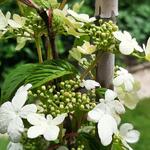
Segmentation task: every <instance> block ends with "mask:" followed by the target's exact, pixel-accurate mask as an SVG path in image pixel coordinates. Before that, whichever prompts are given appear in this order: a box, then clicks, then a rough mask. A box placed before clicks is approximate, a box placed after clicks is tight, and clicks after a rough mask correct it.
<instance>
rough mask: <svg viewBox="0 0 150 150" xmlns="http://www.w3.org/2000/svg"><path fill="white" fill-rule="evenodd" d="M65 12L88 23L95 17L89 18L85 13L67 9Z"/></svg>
mask: <svg viewBox="0 0 150 150" xmlns="http://www.w3.org/2000/svg"><path fill="white" fill-rule="evenodd" d="M67 12H68V14H70V15H71V16H73V17H74V18H75V19H76V20H78V21H81V22H85V23H90V22H94V21H95V20H96V18H95V17H92V18H90V17H89V16H88V15H87V14H77V13H76V12H74V11H73V10H68V11H67Z"/></svg>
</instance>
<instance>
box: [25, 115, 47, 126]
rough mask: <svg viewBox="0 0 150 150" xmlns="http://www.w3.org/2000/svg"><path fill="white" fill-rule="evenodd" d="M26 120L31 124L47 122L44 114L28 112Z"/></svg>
mask: <svg viewBox="0 0 150 150" xmlns="http://www.w3.org/2000/svg"><path fill="white" fill-rule="evenodd" d="M27 120H28V122H29V123H30V124H32V125H40V124H41V123H42V122H43V123H45V122H47V120H46V119H45V117H44V114H29V115H28V116H27Z"/></svg>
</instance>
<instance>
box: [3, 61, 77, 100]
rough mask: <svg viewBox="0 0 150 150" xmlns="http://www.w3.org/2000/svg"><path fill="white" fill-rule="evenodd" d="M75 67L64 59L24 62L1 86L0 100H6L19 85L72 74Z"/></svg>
mask: <svg viewBox="0 0 150 150" xmlns="http://www.w3.org/2000/svg"><path fill="white" fill-rule="evenodd" d="M75 72H76V69H75V68H74V66H73V65H72V64H70V63H69V62H67V61H65V60H56V61H54V60H51V61H47V62H45V63H43V64H25V65H21V66H19V67H17V68H15V69H14V70H12V71H11V72H10V73H9V74H8V75H7V76H6V78H5V81H4V84H3V86H2V92H1V100H2V102H4V101H8V100H10V99H11V98H12V96H13V95H14V94H15V91H16V90H17V88H18V87H19V86H21V85H22V84H25V83H31V84H32V88H35V87H38V86H41V85H43V84H45V83H47V82H49V81H51V80H53V79H56V78H59V77H62V76H64V75H69V74H74V73H75Z"/></svg>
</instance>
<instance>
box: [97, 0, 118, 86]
mask: <svg viewBox="0 0 150 150" xmlns="http://www.w3.org/2000/svg"><path fill="white" fill-rule="evenodd" d="M117 15H118V0H96V2H95V16H100V18H103V19H111V18H115V16H117ZM113 21H115V20H113ZM114 64H115V55H114V54H112V53H109V52H104V53H103V54H102V56H101V58H100V60H99V62H98V64H97V71H96V80H97V81H98V82H99V83H100V84H101V86H102V87H105V88H110V89H113V86H112V79H113V75H114Z"/></svg>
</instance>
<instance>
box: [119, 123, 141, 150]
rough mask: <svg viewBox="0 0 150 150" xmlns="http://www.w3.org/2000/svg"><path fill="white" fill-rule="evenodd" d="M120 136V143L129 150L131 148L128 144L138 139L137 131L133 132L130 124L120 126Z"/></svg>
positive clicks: (138, 133)
mask: <svg viewBox="0 0 150 150" xmlns="http://www.w3.org/2000/svg"><path fill="white" fill-rule="evenodd" d="M120 136H121V140H122V143H123V144H124V146H125V147H127V148H128V149H129V150H132V148H131V147H130V146H129V145H128V143H131V144H132V143H136V142H138V140H139V138H140V132H139V131H137V130H133V125H132V124H130V123H124V124H122V125H121V126H120Z"/></svg>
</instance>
